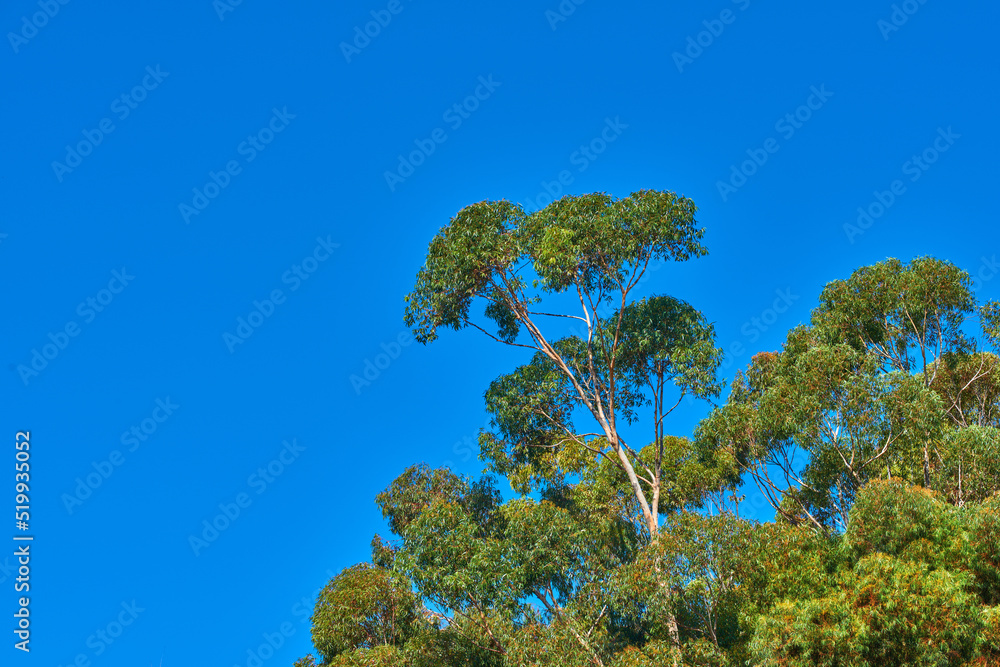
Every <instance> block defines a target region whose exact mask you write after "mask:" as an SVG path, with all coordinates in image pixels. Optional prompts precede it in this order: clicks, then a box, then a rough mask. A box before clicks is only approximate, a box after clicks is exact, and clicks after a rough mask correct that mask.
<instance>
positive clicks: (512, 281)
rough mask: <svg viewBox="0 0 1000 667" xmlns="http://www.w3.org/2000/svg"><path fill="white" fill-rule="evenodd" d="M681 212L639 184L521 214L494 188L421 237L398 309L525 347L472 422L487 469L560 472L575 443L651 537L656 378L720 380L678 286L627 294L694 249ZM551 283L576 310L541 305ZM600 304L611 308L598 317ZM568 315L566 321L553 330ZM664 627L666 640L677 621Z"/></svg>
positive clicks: (688, 214)
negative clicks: (599, 466) (574, 329)
mask: <svg viewBox="0 0 1000 667" xmlns="http://www.w3.org/2000/svg"><path fill="white" fill-rule="evenodd" d="M694 213H695V206H694V203H693V202H691V200H689V199H685V198H683V197H679V196H677V195H675V194H673V193H670V192H656V191H649V190H646V191H640V192H635V193H633V194H632V195H630V196H629V197H626V198H624V199H614V198H612V197H610V196H608V195H604V194H592V195H584V196H579V197H572V196H569V197H564V198H562V199H560V200H559V201H557V202H554V203H552V204H550V205H549V206H547V207H546V208H544V209H542V210H541V211H538V212H536V213H532V214H525V213H524V211H523V209H521V207H520V206H518V205H516V204H512V203H510V202H507V201H499V202H481V203H479V204H474V205H472V206H469V207H467V208H465V209H463V210H462V211H460V212H459V213H458V215H457V216H455V218H453V219H452V221H451V223H450V224H449V225H448V227H446V228H444V229H443V230H442V231H441V232H440V233H439V234H438V235H437V236H436V237H435V238H434V240H433V241H432V242H431V245H430V249H429V251H428V255H427V262H426V264H425V265H424V267H423V268H422V269H421V270H420V272H419V273H418V275H417V284H416V286H415V288H414V290H413V292H412V293H411V294H410V295H408V296H407V303H408V306H407V310H406V313H405V321H406V323H407V325H409V326H411V327H412V328H413V330H414V334H415V337H416V339H417V340H418V341H420V342H422V343H427V342H430V341H433V340H434V339H436V338H437V336H438V330H439V329H441V328H442V327H444V328H451V329H455V330H459V329H463V328H465V327H468V326H471V327H473V328H475V329H478V330H479V331H480V332H482V333H484V334H485V335H487V336H488V337H489V338H491V339H493V340H494V341H496V342H499V343H503V344H506V345H511V346H516V347H523V348H527V349H530V350H532V351H534V353H535V356H534V357H533V359H532V361H531V363H529V364H528V365H526V366H523V367H521V368H520V369H518V370H517V371H516V372H515V373H513V374H511V375H508V376H504V377H502V378H500V379H499V380H498V381H497V382H495V383H494V384H493V386H491V388H490V391H489V392H487V407H488V409H489V410H490V411H491V412H492V413H493V415H494V424H495V425H496V427H497V433H488V434H484V436H483V443H482V448H483V453H484V456H485V457H486V458H487V460H488V461H490V462H491V463H492V465H493V466H494V469H496V470H498V471H501V472H504V473H509V472H515V468H516V472H517V474H518V476H517V477H516V479H517V481H518V482H520V483H521V484H522V489H526V488H528V487H527V485H528V484H529V481H531V480H533V481H535V482H541V483H543V484H555V485H559V484H561V483H562V482H563V480H564V478H565V475H566V474H573V473H579V469H578V468H575V467H574V466H578V465H579V464H580V462H581V461H582V460H583V459H584V458H585V457H587V456H590V457H600V458H604V459H606V460H608V461H611V462H613V464H614V465H615V466H616V468H617V469H618V470H619V471H620V473H621V474H622V475H623V476H624V477H625V478H626V479H627V481H628V485H629V487H630V489H631V493H632V494H633V496H634V499H635V501H636V503H637V505H638V508H639V510H640V512H641V517H642V523H643V529H644V530H645V532H646V534H647V536H648V539H651V540H655V539H656V538H657V536H658V534H659V524H660V507H659V504H660V498H661V494H662V495H667V494H670V493H671V491H672V490H671V489H669V488H665V484H664V481H665V480H664V472H663V464H664V460H663V454H664V449H665V446H666V444H665V438H664V437H663V423H664V419H665V417H666V416H667V415H668V414H669V413H670V411H671V410H672V408H668V407H667V403H666V402H665V401H664V388H665V385H666V384H667V383H668V382H672V383H673V384H674V385H675V386H676V387H677V389H678V390H679V391H678V393H679V398H678V402H679V401H680V400H682V399H683V398H684V397H685V396H686V395H688V394H692V395H695V396H699V397H703V398H705V397H711V396H714V395H716V394H717V393H718V389H719V388H718V386H717V383H716V381H715V371H716V369H717V367H718V365H719V363H720V361H721V351H720V350H718V349H716V348H715V347H714V345H713V338H714V333H713V331H712V327H711V325H709V324H708V323H707V322H706V321H705V320H704V318H703V317H702V316H701V315H700V314H698V313H697V312H696V311H694V309H693V308H691V307H690V306H688V305H687V304H685V303H683V302H681V301H679V300H677V299H673V298H670V297H657V298H651V299H647V300H636V298H635V296H636V292H637V289H638V286H639V284H640V283H641V282H642V280H643V278H644V276H645V275H646V273H647V271H648V270H649V269H650V266H651V264H652V263H653V262H656V261H665V260H674V261H684V260H687V259H690V258H692V257H697V256H700V255H703V254H705V252H706V251H705V248H704V247H703V246H702V245H701V243H700V240H701V238H702V235H703V230H701V229H698V228H697V227H696V226H695V220H694ZM558 295H568V296H570V297H575V299H573V300H574V301H575V302H576V306H577V308H578V310H576V311H575V314H571V313H572V312H573V311H566V312H558V309H553V310H552V311H549V310H542V309H541V306H540V304H541V302H542V298H543V296H552V297H554V296H558ZM474 300H477V301H482V302H483V303H484V306H485V308H484V317H485V319H487V320H491V321H492V322H493V325H494V326H495V329H496V333H491V332H490V331H489V330H488V329H487V328H486V324H485V323H482V324H479V323H477V322H475V321H474V319H473V318H472V317H471V316H470V308H471V305H472V302H473V301H474ZM611 307H617V310H616V311H615V312H614V313H612V314H611V315H610V316H606V317H602V315H601V311H602V310H604V309H605V308H611ZM553 321H554V325H553V326H552V327H550V326H549V325H550V324H552V323H553ZM572 321H575V322H578V323H579V324H578V331H579V333H578V334H576V335H570V336H564V337H559V338H557V336H559V335H560V334H561V333H565V331H564V330H565V328H566V326H565V324H566V323H567V322H572ZM543 323H544V325H543ZM560 324H562V325H563V326H562V327H561V328H560V326H559V325H560ZM522 334H523V335H522ZM646 402H652V403H653V404H654V415H653V420H652V421H653V432H654V433H653V436H654V439H653V445H652V449H653V451H652V456H651V457H646V458H644V457H643V455H642V453H641V451H640V450H641V449H642V448H635V447H632V446H630V445H629V444H628V443H627V442H626V441H625V438H624V437H623V434H622V432H621V430H620V425H621V424H622V423H623V422H624V423H628V422H631V421H633V420H634V419H635V418H636V409H637V408H639V407H640V406H641V405H643V404H644V403H646ZM675 405H676V404H675ZM575 412H582V413H584V414H586V415H588V416H589V417H590V418H591V419H593V421H594V424H595V430H586V431H579V430H577V429H576V428H575V427H574V425H573V421H572V417H573V415H574V413H575ZM564 456H565V457H566V458H567V459H568V465H567V466H563V465H562V458H563V457H564ZM669 463H670V462H668V467H669ZM671 632H672V641H673V643H674V646H675V648H677V647H678V645H679V641H680V638H679V632H678V629H677V627H676V622H672V630H671Z"/></svg>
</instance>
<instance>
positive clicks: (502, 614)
mask: <svg viewBox="0 0 1000 667" xmlns="http://www.w3.org/2000/svg"><path fill="white" fill-rule="evenodd" d="M695 212H696V208H695V206H694V204H693V202H691V201H690V200H688V199H685V198H684V197H681V196H678V195H676V194H674V193H670V192H656V191H640V192H636V193H633V194H632V195H630V196H629V197H626V198H623V199H615V198H613V197H610V196H608V195H605V194H592V195H584V196H579V197H564V198H563V199H561V200H559V201H557V202H554V203H553V204H551V205H549V206H548V207H546V208H544V209H542V210H540V211H538V212H535V213H530V214H529V213H525V212H524V211H523V209H521V207H520V206H518V205H516V204H513V203H511V202H507V201H497V202H481V203H478V204H473V205H472V206H469V207H467V208H465V209H463V210H462V211H460V212H459V213H458V214H457V215H456V216H455V217H454V218H453V219H452V220H451V222H450V224H448V225H447V226H446V227H444V228H443V229H442V230H441V231H440V232H439V233H438V235H437V236H435V237H434V239H433V240H432V242H431V244H430V248H429V250H428V255H427V261H426V263H425V265H424V266H423V267H422V268H421V269H420V271H419V273H418V275H417V280H416V285H415V287H414V290H413V292H412V293H411V294H410V295H409V296H408V297H407V306H406V311H405V321H406V323H407V324H408V325H409V326H410V327H411V328H412V329H413V333H414V335H415V337H416V338H417V340H419V341H421V342H423V343H430V342H432V341H434V340H436V339H437V338H438V336H439V334H440V332H441V330H442V329H448V330H455V331H459V330H463V329H467V328H470V329H473V330H476V331H478V333H480V334H481V335H483V336H484V337H485V338H486V339H487V340H488V342H490V344H500V345H507V346H511V347H515V348H526V351H525V355H526V356H525V359H524V363H523V365H521V366H519V367H517V368H514V369H513V370H512V371H511V372H509V373H506V374H504V375H501V376H500V377H498V378H497V379H496V380H494V381H493V382H492V383H491V384H490V385H489V386H488V387H487V388H486V390H485V393H484V400H485V407H486V409H487V411H488V413H489V414H490V415H491V417H492V422H491V427H490V428H488V429H484V430H483V431H482V433H481V434H480V439H479V444H480V449H481V459H482V462H483V465H484V475H483V476H482V477H481V478H480V479H478V480H474V479H471V478H467V477H464V476H461V475H458V474H456V473H454V472H453V471H451V470H448V469H431V468H429V467H428V466H426V465H423V464H417V465H414V466H412V467H410V468H408V469H406V470H405V471H403V472H402V474H400V475H399V476H398V477H396V478H395V479H394V480H393V481H391V483H389V484H388V486H387V487H386V489H385V490H384V491H383V492H382V493H380V494H378V496H377V498H376V503H377V505H378V507H379V508H380V509H381V511H382V513H383V516H384V517H385V519H386V523H387V527H388V530H389V532H390V534H391V536H390V537H389V538H388V539H385V538H382V537H380V536H376V537H375V538H374V539H373V541H372V558H371V562H369V563H362V564H358V565H355V566H353V567H349V568H347V569H345V570H344V571H342V572H341V573H340V574H338V575H337V576H335V577H334V578H333V579H332V580H331V581H330V582H329V583H328V585H327V586H326V588H325V589H324V590H323V591H322V593H321V594H320V596H319V599H318V600H317V602H316V606H315V609H314V612H313V616H312V638H313V644H314V646H315V648H316V654H317V655H316V656H307V657H305V658H303V659H301V660H300V661H299V662H298V663H296V664H297V665H314V664H316V665H325V666H344V667H346V666H348V665H352V666H354V665H357V666H361V665H365V666H376V665H393V666H395V665H400V666H402V665H405V666H407V667H424V666H427V667H430V666H433V667H449V666H452V665H454V666H458V665H463V666H465V665H469V666H473V667H542V666H544V665H552V666H556V665H559V666H560V667H563V666H570V667H572V666H580V667H583V666H584V665H598V666H607V667H647V666H648V667H653V666H658V665H669V666H671V667H679V666H680V665H691V666H694V665H698V666H706V667H707V666H719V667H722V666H734V667H735V666H737V665H774V666H778V665H781V666H785V667H793V666H796V665H802V666H806V665H829V666H830V667H833V666H845V667H846V666H851V667H854V666H857V667H862V666H869V665H870V666H873V667H874V666H875V665H878V667H889V666H893V665H907V666H909V665H914V666H916V665H927V666H930V665H935V666H943V665H954V666H956V667H958V666H962V665H967V666H971V665H983V666H985V665H1000V611H998V610H1000V607H998V606H997V605H998V604H1000V495H998V492H1000V423H998V421H997V420H998V417H1000V403H998V402H1000V359H998V357H997V355H996V353H995V351H994V346H996V345H997V344H998V342H1000V305H998V304H997V303H987V304H982V305H981V304H978V302H977V301H976V298H975V294H974V293H973V291H972V282H971V280H970V279H969V276H968V274H966V273H965V272H964V271H962V270H961V269H959V268H958V267H956V266H954V265H953V264H951V263H949V262H946V261H943V260H939V259H935V258H930V257H920V258H916V259H914V260H912V261H910V262H906V263H904V262H901V261H899V260H896V259H889V260H886V261H884V262H880V263H878V264H875V265H872V266H868V267H863V268H860V269H858V270H857V271H855V272H854V273H853V274H852V275H851V276H850V277H848V278H847V279H845V280H835V281H832V282H830V283H829V284H827V285H826V287H825V288H824V289H823V291H822V293H821V294H820V297H819V303H818V305H817V307H816V308H815V310H814V311H813V313H812V316H811V319H810V322H809V323H808V324H804V325H800V326H797V327H795V328H793V329H792V330H791V331H789V333H788V336H787V339H786V340H785V343H784V345H783V346H782V349H781V350H778V351H762V352H760V353H759V354H757V355H756V356H754V358H753V359H752V361H751V362H750V364H749V365H748V366H747V367H746V368H745V369H743V370H741V371H739V372H738V373H737V375H736V378H735V379H734V381H733V382H732V385H731V387H730V390H729V392H728V393H727V395H726V396H725V400H724V401H722V402H721V403H719V404H715V403H714V402H715V401H716V399H719V397H720V395H721V389H722V386H721V382H720V379H719V378H718V374H717V373H718V370H719V367H720V362H721V359H722V353H721V350H720V349H719V348H718V347H717V346H716V344H715V332H714V328H713V325H712V323H711V322H709V321H708V320H707V319H706V318H705V317H704V315H702V313H700V312H699V311H698V310H696V308H695V307H694V306H692V305H691V304H688V303H686V302H684V301H683V300H680V299H678V298H676V297H673V296H669V295H664V294H656V293H647V292H645V291H644V288H643V283H644V282H645V278H646V276H647V275H648V273H649V271H650V269H651V267H652V266H653V264H654V263H655V262H663V261H677V262H681V261H686V260H689V259H694V258H696V257H699V256H701V255H704V254H705V253H706V252H707V251H706V249H705V247H704V246H703V245H702V244H701V240H702V236H703V230H702V229H700V228H699V227H698V226H697V224H696V222H695V217H694V214H695ZM474 302H478V303H477V305H476V311H474V310H473V304H474ZM686 397H692V398H695V399H701V400H704V401H706V402H707V403H708V405H709V407H710V411H709V413H708V415H707V417H706V418H705V419H704V420H703V421H702V422H701V424H700V425H699V426H698V428H697V429H696V430H695V432H694V433H693V434H690V436H688V437H686V436H684V435H681V434H676V435H674V434H669V430H670V422H669V417H670V414H671V412H672V411H673V410H674V409H675V408H676V406H677V405H678V404H679V402H680V401H682V400H684V399H685V398H686ZM626 430H628V432H629V433H636V432H640V433H647V434H648V436H647V438H648V439H645V441H644V442H632V441H626V438H625V431H626ZM500 479H502V480H504V481H505V482H506V483H507V486H508V487H509V490H508V489H506V488H502V487H501V485H500V484H499V483H498V480H500ZM745 483H746V484H750V485H753V486H754V487H756V489H757V490H758V491H759V492H760V493H762V494H763V496H764V497H765V498H766V499H767V500H768V501H769V502H770V503H771V505H772V506H773V508H774V511H775V516H774V520H773V521H771V522H757V521H752V520H748V519H746V518H744V517H742V516H741V515H740V501H741V499H742V496H741V491H742V490H743V489H742V485H743V484H745Z"/></svg>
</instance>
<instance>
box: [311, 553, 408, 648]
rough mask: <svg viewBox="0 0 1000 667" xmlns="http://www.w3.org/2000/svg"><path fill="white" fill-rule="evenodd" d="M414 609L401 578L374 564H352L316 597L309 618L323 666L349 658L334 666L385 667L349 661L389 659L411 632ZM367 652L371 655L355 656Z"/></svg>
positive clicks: (406, 587) (406, 583)
mask: <svg viewBox="0 0 1000 667" xmlns="http://www.w3.org/2000/svg"><path fill="white" fill-rule="evenodd" d="M418 609H419V600H418V598H417V597H416V596H415V595H414V594H413V592H412V591H411V590H410V587H409V585H408V582H407V581H406V580H405V579H403V578H401V577H399V576H398V575H396V574H394V573H392V572H390V571H388V570H385V569H383V568H380V567H377V566H373V565H368V564H364V563H362V564H360V565H355V566H353V567H350V568H347V569H346V570H344V571H343V572H341V573H340V574H338V575H337V576H336V577H334V578H333V579H331V580H330V582H329V583H328V584H327V585H326V587H325V588H324V589H323V590H322V592H321V593H320V595H319V599H318V600H317V601H316V607H315V608H314V610H313V615H312V640H313V646H315V647H316V650H317V651H318V652H319V654H320V655H321V656H322V657H323V659H324V661H326V662H327V663H329V662H330V661H331V660H333V659H334V658H338V656H341V655H343V654H347V655H345V656H344V657H343V658H342V661H341V662H340V663H335V664H343V665H353V664H388V663H382V662H371V663H368V662H350V661H352V660H356V659H357V660H362V658H361V657H360V656H361V655H364V656H369V657H371V658H372V659H373V660H374V659H375V658H374V656H376V655H377V656H385V655H389V654H390V653H391V650H390V649H392V648H393V647H395V646H397V645H399V644H402V643H403V642H404V641H406V639H407V638H408V637H409V636H410V635H411V634H412V633H413V630H414V625H415V624H416V623H417V621H418V618H419V614H418ZM367 650H373V651H374V652H372V653H367V652H365V653H363V654H362V653H358V651H367ZM352 656H353V657H352ZM379 659H380V660H381V659H382V658H379ZM364 660H368V658H367V657H366V658H364ZM344 661H347V662H344Z"/></svg>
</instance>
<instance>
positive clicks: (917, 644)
mask: <svg viewBox="0 0 1000 667" xmlns="http://www.w3.org/2000/svg"><path fill="white" fill-rule="evenodd" d="M964 583H965V582H964V579H963V578H962V577H960V576H956V575H953V574H951V573H949V572H948V571H945V570H931V569H929V567H928V566H927V565H926V564H923V563H916V562H912V561H903V560H898V559H895V558H892V557H891V556H887V555H885V554H874V555H871V556H866V557H865V558H862V559H861V560H860V561H858V563H857V565H856V566H855V567H854V569H853V571H852V572H851V573H850V574H849V575H847V576H845V577H844V580H843V582H842V583H841V585H840V587H839V588H838V590H835V591H834V592H833V593H832V594H831V595H830V596H829V597H825V598H818V599H812V600H805V601H796V602H783V603H779V604H778V605H777V606H776V607H775V609H774V610H773V612H772V613H770V614H768V615H765V616H762V617H761V618H760V620H759V621H758V624H757V628H756V632H755V635H754V638H753V641H752V643H751V647H752V651H753V656H754V659H755V661H756V662H757V663H758V664H761V665H787V666H790V667H791V666H795V665H802V666H803V667H805V666H806V665H858V666H859V667H860V666H868V665H871V666H875V665H900V666H902V665H928V666H930V665H960V664H963V663H964V662H965V661H967V660H969V659H971V658H972V657H973V656H974V655H975V651H976V641H977V637H978V636H979V634H980V630H981V628H982V614H981V611H980V607H979V606H978V605H977V604H976V600H975V598H974V597H973V596H972V595H970V594H969V593H968V592H966V590H965V587H964Z"/></svg>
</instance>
